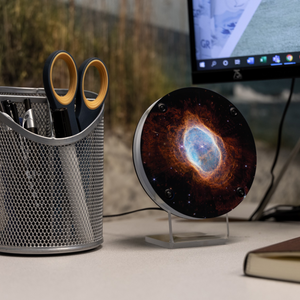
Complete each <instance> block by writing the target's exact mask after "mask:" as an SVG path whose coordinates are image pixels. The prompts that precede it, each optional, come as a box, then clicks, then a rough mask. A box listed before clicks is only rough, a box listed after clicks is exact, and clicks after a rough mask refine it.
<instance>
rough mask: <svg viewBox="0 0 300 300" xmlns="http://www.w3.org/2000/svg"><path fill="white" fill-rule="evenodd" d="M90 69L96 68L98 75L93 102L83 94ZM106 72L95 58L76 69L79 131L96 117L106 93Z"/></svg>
mask: <svg viewBox="0 0 300 300" xmlns="http://www.w3.org/2000/svg"><path fill="white" fill-rule="evenodd" d="M90 67H96V69H97V70H98V72H99V75H100V89H99V92H98V96H97V98H96V99H94V100H92V101H91V100H88V99H87V98H86V96H85V94H84V81H85V75H86V72H87V70H88V68H90ZM108 81H109V80H108V72H107V69H106V66H105V65H104V63H103V62H102V61H101V60H100V59H99V58H96V57H92V58H89V59H87V60H85V61H84V62H83V63H82V65H81V66H80V68H79V69H78V82H79V85H78V89H77V94H76V118H77V122H78V127H79V131H82V130H84V129H85V128H86V127H88V126H89V125H90V124H91V123H92V122H93V121H94V120H95V119H96V117H97V116H98V114H99V112H100V110H101V105H102V103H103V101H104V100H105V98H106V95H107V92H108V85H109V84H108Z"/></svg>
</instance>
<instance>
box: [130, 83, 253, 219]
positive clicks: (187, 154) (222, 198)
mask: <svg viewBox="0 0 300 300" xmlns="http://www.w3.org/2000/svg"><path fill="white" fill-rule="evenodd" d="M133 161H134V166H135V170H136V173H137V176H138V178H139V180H140V183H141V185H142V186H143V188H144V190H145V191H146V193H147V194H148V195H149V197H150V198H151V199H152V200H153V201H154V202H155V203H156V204H158V205H159V206H160V207H161V208H163V209H164V210H166V211H169V212H171V213H172V214H174V215H176V216H179V217H183V218H192V219H194V218H196V219H198V218H212V217H217V216H220V215H223V214H225V213H227V212H229V211H230V210H232V209H233V208H234V207H236V206H237V205H238V204H239V203H240V202H241V201H242V200H243V199H244V198H245V196H246V195H247V194H248V192H249V189H250V187H251V185H252V182H253V179H254V175H255V170H256V149H255V144H254V140H253V136H252V133H251V131H250V128H249V126H248V124H247V122H246V121H245V119H244V118H243V116H242V115H241V113H240V112H239V111H238V109H237V108H236V107H235V106H234V105H233V104H232V103H231V102H229V101H228V100H227V99H225V98H224V97H222V96H221V95H219V94H216V93H214V92H212V91H209V90H206V89H201V88H184V89H180V90H176V91H174V92H172V93H170V94H168V95H166V96H164V97H163V98H161V99H159V100H158V101H156V102H155V103H154V104H153V105H152V106H150V107H149V108H148V110H147V111H146V112H145V113H144V115H143V116H142V118H141V119H140V121H139V123H138V126H137V129H136V132H135V136H134V140H133Z"/></svg>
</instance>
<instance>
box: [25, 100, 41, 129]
mask: <svg viewBox="0 0 300 300" xmlns="http://www.w3.org/2000/svg"><path fill="white" fill-rule="evenodd" d="M24 104H25V115H24V119H23V127H24V128H25V129H27V130H28V131H31V132H33V133H36V134H37V133H38V132H37V127H36V125H35V117H34V113H33V110H32V108H31V101H30V99H28V98H27V99H25V100H24Z"/></svg>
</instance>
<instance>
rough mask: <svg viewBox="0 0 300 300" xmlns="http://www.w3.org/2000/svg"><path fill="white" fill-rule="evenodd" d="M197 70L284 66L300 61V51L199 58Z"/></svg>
mask: <svg viewBox="0 0 300 300" xmlns="http://www.w3.org/2000/svg"><path fill="white" fill-rule="evenodd" d="M196 62H197V70H198V71H207V70H215V69H227V68H228V69H232V68H241V67H242V68H245V67H263V66H274V67H276V66H284V65H294V64H299V63H300V52H287V53H274V54H266V55H253V56H242V57H227V58H216V59H203V60H197V61H196Z"/></svg>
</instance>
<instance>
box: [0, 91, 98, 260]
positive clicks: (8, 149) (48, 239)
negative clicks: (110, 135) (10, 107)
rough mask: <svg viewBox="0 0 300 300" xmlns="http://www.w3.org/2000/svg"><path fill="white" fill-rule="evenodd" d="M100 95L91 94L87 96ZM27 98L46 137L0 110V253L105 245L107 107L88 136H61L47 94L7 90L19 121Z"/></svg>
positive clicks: (85, 133)
mask: <svg viewBox="0 0 300 300" xmlns="http://www.w3.org/2000/svg"><path fill="white" fill-rule="evenodd" d="M57 92H58V93H60V94H62V95H63V94H64V93H66V90H57ZM95 96H97V95H96V94H95V93H91V92H87V97H88V98H95ZM26 97H29V98H30V99H31V102H32V108H33V110H34V112H35V116H36V125H37V127H38V134H39V135H35V134H33V133H31V132H29V131H27V130H26V129H24V128H22V127H21V126H19V125H18V124H17V123H15V122H14V121H13V120H12V119H10V118H9V117H7V116H6V115H5V114H3V113H0V252H8V253H19V254H51V253H65V252H76V251H83V250H88V249H92V248H95V247H98V246H99V245H100V244H101V243H102V242H103V227H102V211H103V140H104V106H103V107H102V110H101V112H100V114H99V116H98V117H97V118H96V119H95V120H94V122H93V123H92V124H91V125H90V126H89V127H88V128H86V129H85V130H84V131H82V132H80V133H79V134H77V135H75V136H71V137H67V138H61V139H56V138H54V137H52V128H51V127H52V125H51V124H52V123H51V116H50V114H49V108H48V104H47V99H46V96H45V92H44V90H43V89H30V88H7V87H6V88H4V87H0V100H1V101H2V100H4V99H9V100H11V101H14V102H15V103H17V108H18V112H19V116H23V115H24V105H23V100H24V99H25V98H26Z"/></svg>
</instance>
